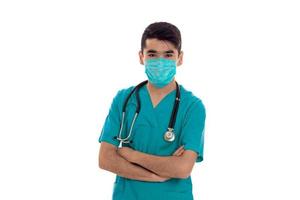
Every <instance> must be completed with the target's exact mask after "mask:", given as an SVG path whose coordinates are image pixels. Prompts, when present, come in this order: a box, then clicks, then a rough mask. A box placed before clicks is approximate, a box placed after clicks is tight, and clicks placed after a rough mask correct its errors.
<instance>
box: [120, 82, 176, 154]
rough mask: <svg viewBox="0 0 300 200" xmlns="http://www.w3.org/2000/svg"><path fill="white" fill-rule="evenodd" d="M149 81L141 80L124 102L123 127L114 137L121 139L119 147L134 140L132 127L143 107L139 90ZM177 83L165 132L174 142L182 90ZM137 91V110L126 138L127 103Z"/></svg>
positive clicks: (166, 136) (165, 137)
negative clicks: (124, 130) (124, 126)
mask: <svg viewBox="0 0 300 200" xmlns="http://www.w3.org/2000/svg"><path fill="white" fill-rule="evenodd" d="M147 83H148V80H146V81H143V82H141V83H140V84H138V85H137V86H135V87H134V88H133V90H131V92H130V93H129V95H128V96H127V97H126V99H125V102H124V104H123V108H122V121H121V127H120V131H119V135H118V136H115V137H114V139H117V140H119V141H120V144H119V148H120V147H122V143H132V140H129V138H130V136H131V133H132V129H133V126H134V123H135V121H136V119H137V117H138V115H139V113H140V109H141V100H140V95H139V90H140V89H141V87H142V86H144V85H146V84H147ZM175 83H176V98H175V101H174V105H173V110H172V114H171V118H170V121H169V127H168V129H167V131H166V133H165V134H164V140H165V141H167V142H173V141H174V140H175V133H174V125H175V122H176V117H177V111H178V107H179V102H180V90H179V86H178V84H177V82H176V81H175ZM134 92H135V93H136V102H137V106H136V110H135V114H134V117H133V120H132V122H131V125H130V129H129V134H128V136H127V137H126V138H122V137H121V134H122V131H123V125H124V119H125V114H126V106H127V103H128V101H129V99H130V97H131V96H132V94H133V93H134Z"/></svg>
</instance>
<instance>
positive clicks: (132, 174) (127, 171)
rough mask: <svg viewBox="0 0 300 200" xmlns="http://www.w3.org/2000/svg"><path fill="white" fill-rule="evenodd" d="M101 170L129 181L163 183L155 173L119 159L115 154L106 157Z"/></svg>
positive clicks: (121, 158)
mask: <svg viewBox="0 0 300 200" xmlns="http://www.w3.org/2000/svg"><path fill="white" fill-rule="evenodd" d="M102 168H103V169H105V170H107V171H110V172H112V173H115V174H117V175H119V176H122V177H125V178H129V179H134V180H140V181H149V182H161V181H163V180H162V179H161V177H159V176H158V175H156V174H155V173H153V172H151V171H149V170H147V169H145V168H143V167H141V166H138V165H135V164H133V163H130V162H129V161H127V160H126V159H124V158H123V157H121V156H120V155H119V154H118V153H117V152H112V153H111V155H109V156H107V158H106V160H105V164H104V166H103V167H102Z"/></svg>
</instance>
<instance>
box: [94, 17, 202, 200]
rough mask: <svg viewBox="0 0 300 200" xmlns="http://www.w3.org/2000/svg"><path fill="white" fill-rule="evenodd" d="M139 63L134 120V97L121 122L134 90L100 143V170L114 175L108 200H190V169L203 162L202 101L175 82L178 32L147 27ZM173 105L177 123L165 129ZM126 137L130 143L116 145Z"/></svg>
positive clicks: (122, 95)
mask: <svg viewBox="0 0 300 200" xmlns="http://www.w3.org/2000/svg"><path fill="white" fill-rule="evenodd" d="M139 59H140V63H141V64H142V65H145V73H146V75H147V77H148V82H146V83H145V84H144V85H142V86H141V87H140V89H139V90H138V93H139V94H138V95H139V97H140V112H139V115H138V117H137V118H136V119H135V118H134V116H135V112H136V108H137V107H138V103H137V91H136V92H134V93H133V94H132V96H131V97H130V98H129V100H128V102H127V104H126V107H125V108H126V109H125V111H126V112H125V113H126V114H125V119H124V121H123V120H122V117H123V115H122V110H123V105H124V103H125V100H126V98H127V97H128V95H129V93H130V92H131V91H132V90H133V89H134V87H133V86H131V87H129V88H126V89H122V90H120V91H119V92H118V93H117V95H116V96H115V97H114V99H113V102H112V104H111V108H110V110H109V113H108V115H107V117H106V120H105V123H104V126H103V129H102V132H101V135H100V137H99V142H101V146H100V151H99V167H100V168H101V169H104V170H107V171H110V172H113V173H115V174H116V179H115V182H114V190H113V195H112V197H113V200H148V199H149V200H150V199H151V200H153V199H155V200H159V199H164V200H178V199H181V200H192V199H193V192H192V181H191V176H190V174H191V171H192V169H193V166H194V163H195V162H201V161H202V160H203V144H204V126H205V118H206V112H205V107H204V105H203V103H202V100H200V99H199V98H198V97H196V96H194V95H193V94H192V92H190V91H188V90H186V89H185V88H184V87H183V86H182V85H180V84H177V82H176V81H175V74H176V68H177V67H178V66H180V65H182V61H183V52H182V51H181V34H180V31H179V30H178V28H177V27H176V26H174V25H172V24H170V23H167V22H157V23H153V24H150V25H149V26H148V27H147V28H146V29H145V31H144V33H143V36H142V41H141V50H140V52H139ZM178 91H179V92H178ZM179 93H180V97H178V94H179ZM176 101H178V102H179V104H178V105H179V106H178V107H177V112H176V111H175V113H176V117H175V118H176V121H175V122H174V123H173V124H174V126H173V127H171V129H169V128H170V124H172V123H170V121H172V119H171V118H173V117H171V115H172V113H173V112H174V107H176V106H174V105H175V102H176ZM175 110H176V109H175ZM122 121H123V122H124V123H123V126H122V127H121V124H122ZM173 121H174V120H173ZM133 122H134V123H133ZM132 124H134V125H133V126H132V127H131V125H132ZM120 127H121V128H122V129H121V128H120ZM120 129H121V130H122V131H121V137H119V132H120ZM167 130H168V131H169V132H172V133H171V134H170V135H169V136H171V137H168V136H167V135H166V131H167ZM129 132H130V133H131V136H130V142H129V143H126V142H123V141H121V140H120V138H123V139H124V138H126V137H127V136H128V134H129ZM120 142H121V144H122V147H120V148H118V146H119V145H120Z"/></svg>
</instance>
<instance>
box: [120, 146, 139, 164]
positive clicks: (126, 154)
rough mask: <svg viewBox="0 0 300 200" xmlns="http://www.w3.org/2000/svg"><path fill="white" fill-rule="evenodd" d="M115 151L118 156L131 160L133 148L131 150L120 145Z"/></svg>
mask: <svg viewBox="0 0 300 200" xmlns="http://www.w3.org/2000/svg"><path fill="white" fill-rule="evenodd" d="M117 152H118V154H119V155H120V156H122V157H123V158H125V159H126V160H128V161H129V162H133V160H134V159H133V158H134V152H135V150H133V149H131V148H129V147H120V148H118V149H117Z"/></svg>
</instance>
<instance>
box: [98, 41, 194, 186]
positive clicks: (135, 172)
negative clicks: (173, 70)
mask: <svg viewBox="0 0 300 200" xmlns="http://www.w3.org/2000/svg"><path fill="white" fill-rule="evenodd" d="M158 57H163V58H167V59H172V60H175V61H176V65H177V67H179V66H181V65H182V62H183V52H182V51H181V52H178V50H177V49H176V47H175V46H174V45H173V44H172V43H171V42H168V41H162V40H158V39H147V40H146V46H145V48H144V49H143V51H139V61H140V64H142V65H144V64H145V61H146V60H147V59H150V58H158ZM146 87H147V89H148V91H149V94H150V97H151V101H152V105H153V107H156V106H157V105H158V104H159V102H160V101H161V100H162V99H163V98H164V97H165V96H166V95H167V94H168V93H169V92H171V91H173V90H175V89H176V83H175V78H174V79H173V80H172V81H171V82H170V83H169V84H168V85H167V86H165V87H163V88H156V87H155V86H154V85H152V84H151V83H150V82H148V83H147V85H146ZM102 144H103V145H101V147H100V151H99V167H100V168H102V169H106V170H108V171H111V172H113V173H116V174H118V175H120V176H123V177H127V178H131V179H135V180H144V181H158V182H164V181H166V180H168V179H170V178H187V177H188V176H189V175H190V173H191V171H192V168H193V166H194V163H195V161H196V158H197V154H196V153H195V152H194V151H190V150H185V149H184V147H183V146H181V147H179V148H178V149H177V150H176V151H175V152H174V153H173V154H172V155H170V156H155V155H151V154H146V153H142V152H138V151H135V150H133V149H131V148H129V147H121V148H117V147H115V146H114V145H112V144H109V143H106V142H102Z"/></svg>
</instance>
